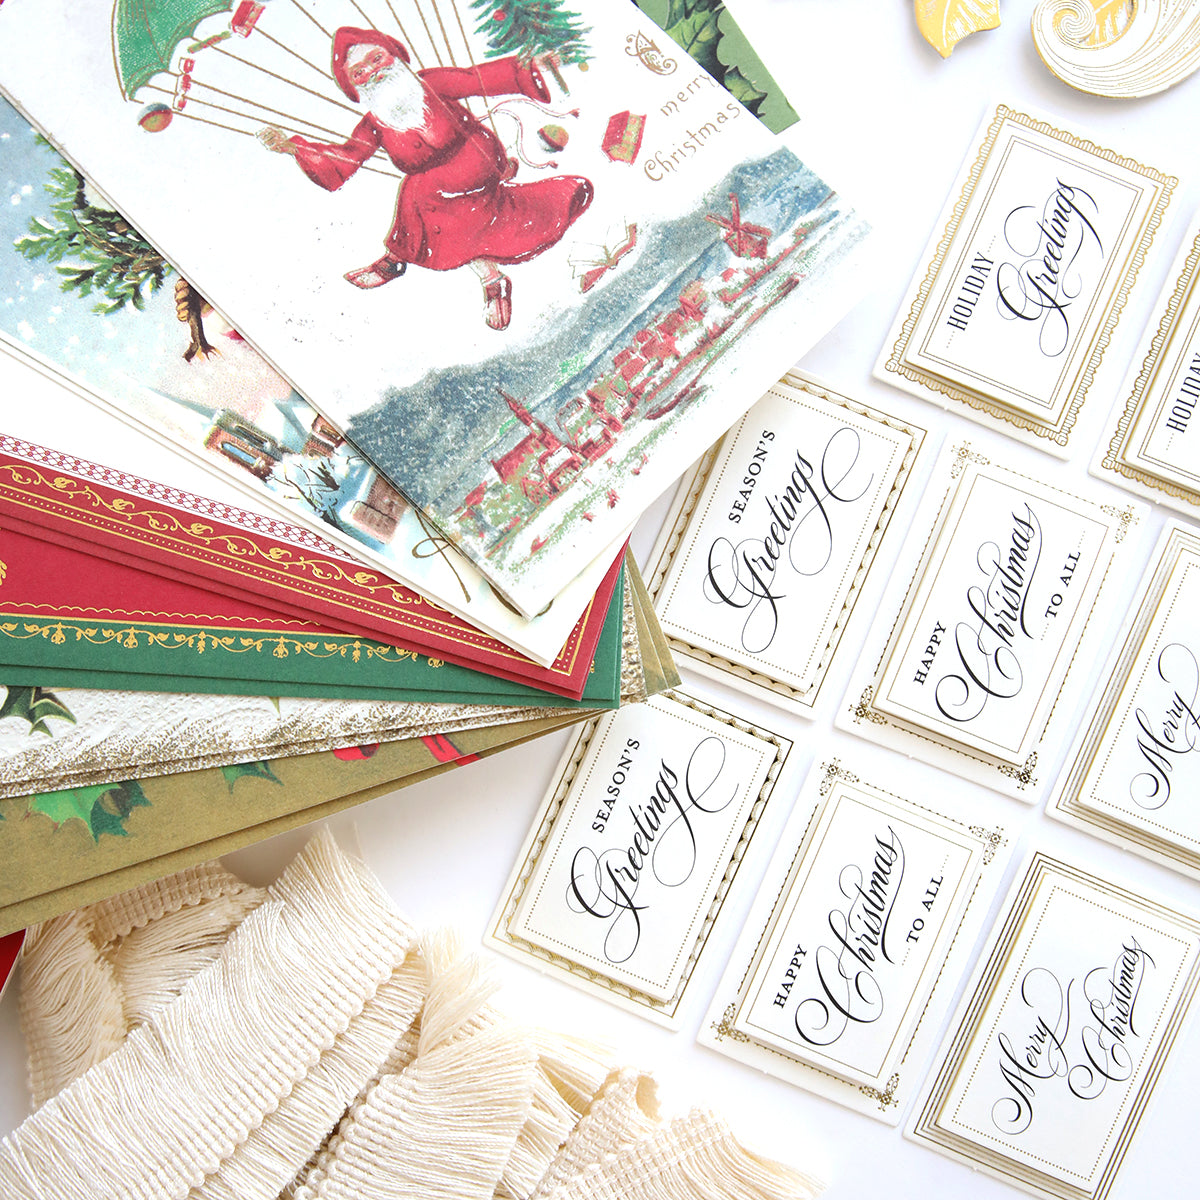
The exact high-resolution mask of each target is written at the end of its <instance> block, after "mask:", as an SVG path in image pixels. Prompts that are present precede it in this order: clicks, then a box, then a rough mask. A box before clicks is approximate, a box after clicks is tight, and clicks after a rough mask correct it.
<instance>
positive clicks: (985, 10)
mask: <svg viewBox="0 0 1200 1200" xmlns="http://www.w3.org/2000/svg"><path fill="white" fill-rule="evenodd" d="M913 15H914V16H915V17H916V19H917V28H918V29H919V30H920V31H921V36H922V37H923V38H924V39H925V40H926V41H927V42H928V43H929V44H930V45H931V46H932V47H933V48H934V49H935V50H936V51H937V52H938V53H939V54H940V55H941V56H942V57H943V58H949V57H950V51H951V50H953V49H954V47H955V46H957V45H958V43H959V42H961V41H962V40H963V38H965V37H969V36H970V35H971V34H972V33H979V32H980V31H981V30H984V29H995V28H997V27H998V26H999V24H1000V0H914V3H913Z"/></svg>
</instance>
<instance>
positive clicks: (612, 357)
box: [0, 0, 866, 615]
mask: <svg viewBox="0 0 1200 1200" xmlns="http://www.w3.org/2000/svg"><path fill="white" fill-rule="evenodd" d="M428 8H429V6H428V4H427V0H404V2H403V3H392V4H382V3H378V2H373V3H369V4H364V5H356V6H354V7H353V8H349V7H347V6H345V5H343V4H341V3H338V2H335V0H312V2H311V3H306V4H300V5H296V4H290V5H284V4H279V3H275V4H270V5H256V4H252V5H249V6H242V8H239V9H238V10H237V11H236V12H234V13H233V15H232V18H231V15H230V11H229V6H228V5H223V4H217V5H213V4H206V3H204V2H203V0H194V2H193V3H185V4H179V5H173V6H171V7H170V8H169V9H168V8H159V7H157V6H155V7H153V8H147V7H146V6H139V5H133V4H130V3H128V2H127V0H116V3H115V4H114V5H112V6H109V5H101V6H99V7H95V8H88V9H74V10H71V11H70V12H67V11H64V10H57V11H56V10H53V9H50V8H47V6H45V5H39V4H36V3H32V2H30V0H8V2H7V3H6V4H5V5H4V7H3V10H2V11H0V33H2V34H3V37H2V38H0V86H2V87H3V89H4V90H5V92H6V93H7V94H8V95H9V96H10V98H11V99H13V101H14V102H15V103H16V104H17V105H18V107H20V108H21V109H22V110H23V111H24V113H25V114H26V115H27V116H28V117H29V118H30V119H31V120H32V121H33V122H34V123H35V124H36V125H37V126H38V127H39V128H41V129H43V130H44V131H46V132H47V133H49V134H50V136H51V137H52V138H53V139H54V141H55V142H56V144H57V145H58V146H59V148H60V149H61V150H62V151H63V153H64V154H65V155H66V156H67V157H68V158H70V159H71V160H72V161H74V162H75V163H76V165H77V166H79V167H80V168H81V169H82V170H83V171H85V172H86V173H87V174H88V175H89V176H90V177H91V178H92V179H94V180H95V182H96V184H97V185H98V187H99V188H100V189H101V190H102V191H103V192H104V194H105V195H106V196H108V197H109V198H110V201H111V203H113V204H115V205H116V206H117V208H118V209H120V210H121V211H123V212H125V213H126V214H127V215H128V217H129V218H130V219H131V220H132V221H133V222H134V224H135V226H136V227H137V228H139V229H141V230H142V231H143V232H144V233H145V235H146V236H147V237H148V239H149V240H150V241H151V242H152V243H153V244H154V245H156V246H157V247H158V248H159V249H160V250H162V251H163V252H164V253H165V255H166V256H167V257H168V258H169V259H170V260H171V261H172V262H173V263H174V264H175V265H176V266H177V267H178V268H179V269H180V270H181V271H182V273H183V275H184V277H185V278H186V279H187V280H188V282H189V284H190V285H191V286H192V287H193V288H195V289H196V290H197V291H198V292H199V294H200V295H202V296H204V297H205V298H207V299H211V300H212V302H213V303H215V304H216V305H217V307H218V308H219V309H220V310H221V311H222V312H223V313H225V315H226V316H227V317H228V318H229V319H230V320H231V321H232V323H233V325H234V327H235V328H236V329H237V330H238V331H239V332H240V333H241V334H242V335H243V336H244V337H246V338H247V339H248V340H249V341H250V342H251V343H252V344H253V345H254V346H255V347H256V348H257V349H258V350H259V351H260V352H261V353H262V354H263V355H264V356H265V358H266V359H267V360H268V361H269V362H270V363H271V364H272V365H273V366H274V367H275V368H276V369H278V370H279V371H280V372H281V373H282V374H284V375H285V376H287V377H288V378H289V380H290V381H291V382H292V383H293V384H294V385H295V386H296V388H297V390H298V391H299V392H300V394H301V395H303V396H304V397H305V398H306V399H307V400H308V401H310V402H311V403H312V404H313V405H314V406H315V408H316V409H317V410H318V412H319V413H320V414H321V415H322V416H323V417H325V418H326V419H327V420H329V421H331V422H332V423H334V424H335V425H336V427H337V428H338V429H339V430H341V431H343V432H344V433H345V434H346V436H347V437H348V438H349V440H350V442H351V443H353V445H355V446H357V447H358V448H359V450H361V451H362V452H364V454H365V455H366V456H367V458H368V459H369V460H370V461H371V463H373V465H374V466H375V467H376V468H377V469H379V470H380V471H381V472H382V473H383V475H384V476H385V477H386V478H387V479H388V480H390V481H391V482H392V483H393V484H395V485H396V486H397V487H398V488H399V489H400V491H401V492H403V493H404V495H405V496H406V497H407V499H408V500H409V501H411V502H412V503H413V504H415V505H417V506H418V507H420V508H421V509H423V510H424V512H425V514H426V515H427V516H428V517H429V518H430V520H431V521H432V522H433V523H434V524H435V525H436V527H437V528H438V529H439V530H440V532H441V533H442V534H443V535H444V536H446V537H447V538H449V539H450V540H451V541H453V542H454V543H455V544H456V545H458V546H459V547H460V549H462V550H463V552H464V553H466V554H467V555H469V556H470V557H471V558H472V559H473V560H474V561H475V562H476V564H477V565H478V566H479V567H480V569H481V571H483V572H484V573H485V574H486V576H487V578H488V579H489V580H490V581H491V582H492V583H493V584H494V585H495V586H496V587H497V588H498V589H499V590H500V591H501V592H503V593H504V594H505V595H506V596H507V597H508V599H509V600H510V601H511V602H512V603H514V604H515V605H516V607H517V608H518V609H520V610H521V612H522V613H523V614H525V615H532V614H534V613H537V612H540V611H541V609H542V608H543V607H544V606H545V604H546V603H547V602H548V601H549V600H550V599H552V598H553V597H555V596H556V595H557V594H558V593H559V592H560V591H561V590H562V589H563V587H564V586H565V585H566V584H567V583H568V582H569V581H570V580H572V579H574V578H575V577H576V576H577V575H578V574H579V573H580V572H581V571H582V570H583V569H584V568H585V567H586V566H587V565H588V564H589V563H590V562H592V561H593V560H594V558H595V557H596V548H597V546H606V545H612V544H613V543H614V542H616V540H617V538H618V537H619V536H620V535H621V534H622V533H623V532H624V530H625V529H626V528H628V526H629V525H630V523H631V522H632V521H633V520H634V519H636V517H637V516H638V515H639V514H640V513H641V512H642V511H643V510H644V509H645V507H646V506H647V505H648V504H649V503H650V502H651V501H652V500H653V499H654V498H655V497H656V496H657V495H658V494H659V493H660V492H661V491H662V490H663V488H664V487H665V486H666V485H667V483H668V482H669V481H670V480H671V479H672V478H673V477H675V476H676V475H678V474H679V473H680V471H681V470H682V469H683V468H684V467H686V466H688V465H690V463H691V462H692V461H694V460H695V458H697V457H698V456H699V454H700V453H701V452H702V451H703V450H704V449H706V448H707V446H708V445H710V444H711V443H712V441H713V440H714V438H715V437H716V435H717V434H719V433H720V432H721V431H722V430H723V429H725V428H726V427H727V426H728V425H729V423H730V421H731V420H732V419H734V418H736V417H737V416H738V415H739V414H740V413H741V412H744V411H745V410H746V409H747V408H748V407H749V406H750V404H751V403H752V402H753V401H754V400H755V399H757V397H758V396H759V395H760V394H761V393H762V391H763V390H764V389H765V387H766V386H768V385H769V383H770V382H771V381H772V380H773V379H775V378H777V377H778V376H779V374H780V373H781V372H782V370H783V369H784V368H785V367H786V366H787V365H789V364H790V363H791V362H792V361H794V359H795V357H796V355H797V354H799V353H801V352H802V351H803V350H804V349H805V347H806V346H807V345H809V344H811V343H812V342H813V341H815V340H816V338H818V337H819V336H820V335H821V333H823V332H824V330H825V329H826V328H828V326H829V324H830V323H831V322H832V321H833V320H835V319H836V317H837V316H838V315H839V314H840V313H841V312H842V311H843V310H844V308H845V306H846V304H847V303H848V302H849V300H850V299H851V298H852V297H853V296H854V295H856V294H857V292H858V291H859V290H860V282H861V278H862V273H861V272H858V271H856V270H855V269H854V262H855V261H856V259H857V256H858V254H859V253H861V250H862V243H863V241H864V238H865V234H866V228H865V226H864V224H863V223H862V221H861V220H860V219H859V218H858V217H857V216H856V214H855V213H854V212H853V211H852V210H851V209H850V208H849V207H848V206H847V204H846V203H845V201H844V200H842V198H841V197H840V196H839V195H838V194H837V193H836V192H835V191H834V190H833V189H832V187H831V186H830V185H829V184H828V183H827V182H826V181H825V180H824V179H823V178H822V176H821V175H820V174H819V173H817V172H816V171H814V170H813V169H812V168H811V167H809V166H807V165H805V164H804V163H803V162H801V161H800V160H799V159H798V158H797V157H796V156H795V155H794V154H793V153H791V152H790V151H789V150H787V149H784V148H782V147H780V146H779V144H778V143H777V142H776V141H775V140H774V139H773V138H772V137H771V135H770V134H769V133H768V132H767V131H766V130H765V129H763V127H762V126H761V125H760V124H759V123H758V122H757V121H755V120H754V119H753V118H752V117H751V116H750V114H749V113H748V112H747V111H746V109H744V108H743V107H742V106H741V105H740V104H739V103H738V102H737V101H735V100H733V99H731V98H730V97H729V95H728V93H727V92H726V91H725V90H724V89H722V88H720V87H719V86H718V85H717V84H716V83H715V81H714V80H713V79H712V77H711V76H709V75H708V74H707V73H706V72H705V71H703V69H701V68H700V67H698V66H697V65H696V64H695V63H694V62H693V61H692V60H691V59H689V58H687V57H685V56H684V55H683V54H682V53H681V52H679V53H672V54H671V55H670V56H666V55H664V54H663V53H662V52H661V50H660V49H659V43H658V42H656V39H661V38H662V34H661V32H660V31H659V30H658V29H657V28H656V27H655V26H653V25H651V24H649V23H647V22H646V21H645V20H644V18H643V17H642V15H641V14H640V12H639V11H638V10H637V9H636V8H635V7H633V6H632V5H613V4H607V3H599V2H597V0H582V2H577V3H576V4H575V5H574V6H573V7H569V6H568V5H567V4H566V3H562V2H555V3H552V4H550V5H549V6H547V5H546V4H544V3H541V2H539V3H536V4H535V3H533V2H532V0H511V2H510V3H507V4H503V5H501V6H500V7H496V6H494V5H491V4H489V5H486V6H485V5H481V4H479V3H472V4H470V5H468V4H467V2H466V0H457V3H456V4H451V5H450V6H449V8H448V9H446V11H444V12H443V13H442V16H443V18H444V19H443V20H442V21H438V20H437V19H436V18H435V17H434V16H433V15H432V12H431V11H426V9H428ZM243 9H244V10H245V11H243ZM46 43H52V44H54V45H56V46H59V47H60V48H61V50H62V52H63V53H64V54H67V55H69V56H70V58H71V61H72V64H73V69H72V74H71V78H70V80H69V82H68V83H67V84H66V86H64V87H63V88H61V89H58V90H55V91H51V90H50V89H47V88H45V87H44V76H43V73H42V72H41V71H40V70H39V69H37V65H36V56H31V55H30V54H29V53H28V51H27V49H25V47H27V46H29V45H31V44H46ZM535 130H536V134H535V133H534V131H535ZM614 230H618V231H620V233H619V244H618V243H614V242H613V241H612V233H613V231H614ZM630 242H632V243H633V245H632V248H631V249H629V250H627V251H626V252H625V253H621V251H622V249H624V247H625V246H626V245H627V244H628V243H630ZM583 260H587V265H585V264H584V261H583ZM572 263H574V264H576V265H575V266H574V267H572ZM597 272H598V273H597ZM798 337H799V340H797V338H798Z"/></svg>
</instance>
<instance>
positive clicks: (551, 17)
mask: <svg viewBox="0 0 1200 1200" xmlns="http://www.w3.org/2000/svg"><path fill="white" fill-rule="evenodd" d="M471 8H472V10H473V11H474V12H475V14H476V21H477V24H476V26H475V29H476V32H477V33H478V34H479V35H480V36H481V37H483V38H484V39H485V40H486V41H487V44H488V56H489V57H497V58H498V57H501V56H503V55H509V54H514V55H516V56H517V57H518V58H520V59H522V60H524V61H528V60H529V59H531V58H533V57H534V56H535V55H538V54H557V55H558V58H559V60H560V61H561V62H563V63H585V62H587V61H588V59H589V58H590V57H591V51H590V50H589V49H588V45H587V40H586V39H587V35H588V33H589V29H588V27H587V26H586V25H584V24H583V21H582V19H581V17H580V16H579V14H578V13H576V12H572V11H571V10H570V9H568V8H567V7H565V5H564V3H563V0H471Z"/></svg>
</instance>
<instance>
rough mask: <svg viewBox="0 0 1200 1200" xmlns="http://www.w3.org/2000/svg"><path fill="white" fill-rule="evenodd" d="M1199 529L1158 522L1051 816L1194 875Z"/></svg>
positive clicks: (1199, 825)
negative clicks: (1154, 544)
mask: <svg viewBox="0 0 1200 1200" xmlns="http://www.w3.org/2000/svg"><path fill="white" fill-rule="evenodd" d="M1198 713H1200V537H1198V536H1197V535H1196V533H1195V532H1194V531H1192V530H1190V529H1187V528H1185V527H1183V526H1181V525H1178V524H1171V525H1168V527H1167V528H1166V529H1165V530H1164V531H1163V534H1162V537H1161V538H1160V539H1159V543H1158V548H1157V550H1156V552H1155V555H1154V557H1153V559H1152V560H1151V564H1150V568H1149V569H1148V571H1147V573H1146V581H1145V584H1144V585H1143V588H1142V591H1141V594H1140V596H1139V598H1138V600H1137V601H1136V602H1135V603H1134V605H1133V608H1132V612H1131V616H1130V618H1129V620H1128V621H1127V622H1126V625H1125V633H1124V637H1123V638H1122V639H1121V640H1120V642H1119V643H1118V645H1117V647H1116V648H1115V650H1114V652H1113V654H1112V657H1111V659H1110V661H1109V664H1108V670H1107V675H1106V679H1105V683H1104V684H1103V690H1102V691H1101V692H1100V693H1099V695H1098V697H1097V700H1096V703H1095V704H1094V705H1093V708H1092V711H1091V714H1090V718H1089V720H1088V721H1087V723H1086V725H1085V726H1084V728H1083V730H1082V731H1081V733H1080V736H1079V737H1078V738H1077V740H1076V744H1075V747H1074V750H1073V752H1072V754H1071V756H1070V757H1069V758H1068V760H1067V766H1066V767H1065V768H1064V771H1063V774H1062V776H1061V778H1060V780H1059V785H1058V787H1057V788H1056V789H1055V793H1054V796H1053V797H1052V799H1051V803H1050V806H1049V808H1048V810H1047V811H1048V812H1049V814H1050V815H1051V816H1053V817H1059V818H1060V819H1062V820H1064V821H1066V822H1068V823H1069V824H1072V825H1076V826H1078V827H1080V828H1083V829H1086V830H1088V832H1090V833H1094V834H1097V835H1098V836H1100V837H1103V838H1106V839H1107V840H1110V841H1115V842H1117V843H1118V844H1120V845H1125V846H1128V847H1129V848H1131V849H1133V850H1136V851H1137V852H1138V853H1140V854H1144V855H1146V856H1147V857H1149V858H1153V859H1155V860H1157V861H1159V862H1163V863H1166V865H1168V866H1172V867H1175V868H1176V869H1178V870H1181V871H1184V872H1186V873H1187V874H1189V875H1192V876H1193V877H1195V878H1200V814H1197V811H1196V806H1195V796H1196V794H1197V791H1198V789H1200V755H1198V754H1197V751H1198V750H1200V716H1198V715H1197V714H1198Z"/></svg>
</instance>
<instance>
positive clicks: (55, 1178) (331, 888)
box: [0, 833, 412, 1200]
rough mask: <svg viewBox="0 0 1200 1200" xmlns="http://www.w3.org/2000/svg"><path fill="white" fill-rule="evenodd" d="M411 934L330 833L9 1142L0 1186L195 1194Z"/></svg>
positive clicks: (336, 1032) (376, 982)
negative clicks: (150, 1014)
mask: <svg viewBox="0 0 1200 1200" xmlns="http://www.w3.org/2000/svg"><path fill="white" fill-rule="evenodd" d="M411 940H412V935H411V932H410V930H409V928H408V926H407V925H406V924H405V922H404V921H403V920H401V918H400V917H399V916H398V914H397V913H396V912H395V910H394V908H392V906H391V903H390V901H389V900H388V898H387V896H386V895H385V894H384V893H383V891H382V889H381V888H380V887H379V885H378V884H377V883H375V882H374V881H373V880H372V879H371V878H370V876H369V875H368V873H367V872H366V870H365V868H362V867H361V866H358V865H356V864H354V863H352V862H350V860H348V859H347V858H346V857H345V856H344V855H343V854H341V852H340V851H339V850H338V849H337V847H336V845H335V844H334V842H333V839H332V837H331V836H330V835H329V834H328V833H323V834H318V835H317V836H316V837H315V838H314V839H313V840H312V841H311V842H310V843H309V845H308V846H307V847H306V849H305V850H304V851H303V852H302V853H301V854H300V855H299V856H298V858H297V859H296V860H295V861H294V862H293V863H292V865H291V866H289V867H288V869H287V870H286V871H285V872H284V874H283V876H282V877H281V878H280V880H279V881H278V883H277V884H275V885H274V886H273V887H272V888H270V889H269V890H268V899H267V900H266V901H265V902H264V903H263V904H262V905H260V906H259V908H258V909H256V910H255V912H253V913H252V914H251V915H250V916H249V917H247V918H246V920H245V921H243V922H242V924H241V925H240V926H239V927H238V928H237V929H236V930H235V931H234V933H233V935H232V936H231V937H230V939H229V941H228V943H227V945H226V947H225V949H224V950H223V951H222V953H221V955H220V956H219V957H218V958H217V959H216V960H215V961H214V962H213V963H212V964H211V965H210V966H209V967H207V968H205V969H204V970H202V971H201V972H200V973H199V974H197V975H195V976H194V977H193V978H192V979H191V980H190V981H189V982H188V984H187V985H186V986H185V987H184V989H183V990H182V991H181V993H180V994H179V997H178V998H177V999H176V1000H175V1001H174V1003H172V1004H170V1005H168V1006H167V1007H166V1008H165V1009H163V1010H162V1011H161V1012H160V1013H158V1014H157V1015H156V1016H155V1017H154V1019H153V1020H151V1021H150V1022H148V1023H147V1024H145V1025H143V1026H141V1027H140V1028H138V1029H135V1030H134V1031H133V1032H132V1033H131V1034H130V1035H129V1037H128V1039H127V1040H126V1042H125V1045H124V1046H122V1047H121V1049H120V1050H118V1051H116V1052H115V1053H113V1054H111V1055H109V1057H108V1058H106V1059H105V1060H104V1061H103V1062H101V1063H99V1064H98V1065H96V1066H95V1067H93V1068H92V1069H91V1070H90V1071H88V1072H87V1073H86V1074H85V1075H83V1076H81V1077H80V1078H79V1079H77V1080H76V1081H75V1082H74V1083H73V1084H71V1085H70V1086H69V1087H68V1088H67V1089H66V1090H65V1091H63V1092H61V1093H60V1094H59V1095H57V1096H56V1097H54V1098H53V1099H51V1100H49V1101H47V1102H46V1103H45V1104H44V1105H43V1106H42V1107H41V1108H40V1109H39V1110H38V1111H37V1112H36V1113H34V1114H33V1116H31V1117H29V1118H28V1119H27V1120H26V1121H25V1122H24V1123H23V1124H22V1125H21V1126H20V1128H19V1129H17V1130H16V1131H15V1132H14V1133H13V1134H11V1135H10V1136H9V1137H8V1138H7V1139H5V1141H4V1143H3V1145H2V1146H0V1190H2V1191H3V1193H4V1194H5V1196H6V1197H12V1198H14V1200H15V1198H17V1197H30V1198H37V1200H50V1198H51V1197H53V1198H54V1200H93V1198H94V1197H96V1196H104V1197H106V1200H119V1198H121V1197H130V1198H131V1200H132V1198H133V1197H137V1198H139V1200H142V1198H144V1200H157V1198H160V1197H161V1198H163V1200H167V1198H176V1197H178V1198H182V1197H184V1196H187V1195H188V1193H189V1191H190V1189H192V1188H197V1187H199V1186H200V1185H201V1184H202V1183H203V1182H204V1180H205V1179H206V1178H208V1177H210V1176H213V1175H215V1174H216V1173H217V1171H218V1170H219V1169H220V1167H221V1164H222V1163H223V1162H224V1161H225V1160H227V1159H229V1158H230V1157H231V1156H232V1155H233V1154H234V1152H235V1151H236V1150H237V1148H238V1147H239V1146H241V1145H242V1144H243V1143H245V1142H246V1140H247V1138H248V1137H249V1135H250V1134H251V1132H252V1131H254V1130H255V1129H257V1128H258V1127H259V1126H260V1125H262V1123H263V1121H264V1119H265V1118H266V1116H267V1114H269V1113H271V1112H273V1111H274V1110H275V1109H276V1108H277V1107H278V1106H279V1104H280V1103H281V1102H282V1101H284V1099H285V1098H286V1097H287V1096H288V1095H289V1094H290V1093H291V1092H292V1090H293V1089H294V1088H295V1087H296V1085H297V1084H298V1083H299V1082H300V1081H301V1080H302V1079H303V1078H304V1077H305V1075H306V1074H307V1073H308V1072H309V1071H310V1070H311V1069H312V1068H313V1067H314V1066H315V1065H316V1064H317V1062H318V1060H319V1059H320V1057H321V1055H322V1054H323V1053H324V1052H325V1051H328V1050H329V1049H330V1048H331V1047H332V1046H333V1045H334V1044H335V1042H336V1040H337V1038H338V1037H339V1036H341V1035H342V1034H343V1033H345V1031H346V1029H347V1027H348V1026H349V1024H350V1022H351V1021H352V1020H353V1018H354V1017H355V1016H356V1015H357V1014H358V1013H359V1012H361V1011H362V1009H363V1007H364V1005H365V1004H366V1002H367V1001H368V1000H369V999H370V998H371V997H372V996H373V995H374V993H375V992H376V990H377V989H378V988H379V986H380V985H381V984H382V983H383V982H384V981H385V980H387V979H388V978H390V977H391V975H392V974H393V972H394V971H395V969H396V967H397V966H398V965H399V964H400V963H401V962H402V961H403V959H404V957H405V955H406V953H407V950H408V947H409V944H410V942H411ZM301 984H302V986H299V985H301Z"/></svg>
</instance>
